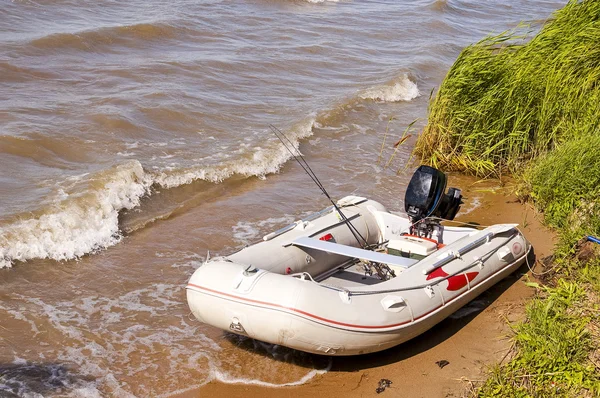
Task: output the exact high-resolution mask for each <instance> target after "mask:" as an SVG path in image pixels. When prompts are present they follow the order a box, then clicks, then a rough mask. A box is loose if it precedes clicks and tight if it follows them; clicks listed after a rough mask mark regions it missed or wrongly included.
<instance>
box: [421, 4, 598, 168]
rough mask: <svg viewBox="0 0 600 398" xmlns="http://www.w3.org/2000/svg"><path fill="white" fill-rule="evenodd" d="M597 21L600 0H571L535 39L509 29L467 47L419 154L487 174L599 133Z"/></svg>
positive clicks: (434, 107)
mask: <svg viewBox="0 0 600 398" xmlns="http://www.w3.org/2000/svg"><path fill="white" fill-rule="evenodd" d="M599 20H600V2H598V1H595V0H594V1H583V2H575V1H573V2H570V3H568V5H567V6H565V7H564V8H563V9H561V10H559V11H558V12H557V13H556V14H555V15H554V16H553V18H552V19H551V20H550V21H549V22H548V23H546V24H545V26H544V27H543V28H542V29H541V31H540V32H539V34H537V35H536V36H535V37H533V38H532V39H530V40H529V38H528V37H526V35H525V36H519V34H518V33H517V32H509V33H506V34H502V35H498V36H494V37H489V38H486V39H484V40H482V41H481V42H479V43H477V44H475V45H472V46H470V47H467V48H466V49H464V50H463V51H462V53H461V54H460V56H459V57H458V59H457V60H456V62H455V63H454V65H453V66H452V68H451V69H450V71H449V72H448V74H447V76H446V78H445V79H444V81H443V83H442V85H441V87H440V89H439V91H438V92H437V94H436V95H435V98H434V99H433V100H432V101H431V104H430V109H429V119H428V124H427V126H426V127H425V130H424V132H423V134H422V136H421V137H420V139H419V140H418V142H417V145H416V152H417V154H418V155H421V157H423V158H424V159H426V160H428V161H429V162H430V163H432V164H434V165H437V166H438V167H440V168H442V169H445V170H458V171H463V172H467V173H470V174H477V175H479V176H488V175H490V174H500V173H501V172H504V171H513V172H514V171H517V170H519V169H520V168H521V167H522V165H523V164H524V163H526V162H527V161H529V160H531V159H533V158H535V157H537V156H538V155H541V154H543V153H545V152H547V151H548V150H552V149H554V148H556V147H557V146H558V145H560V144H561V143H563V142H565V141H568V140H571V139H573V138H574V137H578V136H581V135H583V134H585V133H586V132H589V131H595V130H596V129H597V128H598V127H599V126H600V119H599V118H598V114H599V113H600V45H598V43H600V26H599V25H598V23H599ZM524 30H525V28H521V29H519V32H523V31H524Z"/></svg>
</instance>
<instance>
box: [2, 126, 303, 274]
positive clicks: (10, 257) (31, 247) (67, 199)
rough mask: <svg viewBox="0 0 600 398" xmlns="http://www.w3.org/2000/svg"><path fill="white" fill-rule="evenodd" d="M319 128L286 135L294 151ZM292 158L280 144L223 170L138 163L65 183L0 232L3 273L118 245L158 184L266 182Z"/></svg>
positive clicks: (225, 165)
mask: <svg viewBox="0 0 600 398" xmlns="http://www.w3.org/2000/svg"><path fill="white" fill-rule="evenodd" d="M313 123H314V119H312V118H311V119H309V120H307V121H305V122H303V123H301V124H299V125H297V126H296V127H295V128H293V129H292V130H291V131H290V132H288V133H287V134H286V135H287V137H288V138H289V139H290V142H291V143H292V146H293V147H294V148H296V149H298V147H299V145H300V140H301V139H303V138H306V137H309V136H311V135H312V126H313ZM290 157H291V155H290V154H289V152H288V151H287V150H286V149H285V148H284V147H283V145H281V143H278V142H277V143H273V144H271V145H265V147H264V148H255V149H254V151H253V152H252V153H247V154H242V159H236V160H232V161H229V162H226V163H223V164H220V165H217V166H208V167H200V166H198V167H196V168H191V169H187V170H173V171H171V172H166V171H163V172H159V173H153V172H149V171H145V170H144V169H143V167H142V165H141V163H140V162H139V161H137V160H132V161H129V162H127V163H124V164H121V165H118V166H115V167H113V168H111V169H108V170H105V171H102V172H99V173H97V174H94V175H82V176H80V177H78V178H74V179H72V181H64V182H63V183H62V185H63V188H60V189H58V190H57V192H55V194H54V198H53V199H52V200H51V201H50V202H51V203H50V205H48V206H46V207H45V208H42V209H40V210H39V211H38V212H37V213H38V215H37V216H36V215H34V216H33V217H31V216H29V217H25V216H22V215H21V216H20V217H19V218H20V219H18V220H17V221H14V222H12V223H10V224H8V225H6V226H4V227H0V268H5V267H10V266H12V264H13V263H14V262H15V261H20V262H25V261H28V260H32V259H52V260H57V261H64V260H72V259H77V258H80V257H82V256H84V255H86V254H90V253H94V252H96V251H98V250H102V249H106V248H108V247H110V246H113V245H115V244H116V243H118V242H119V241H120V240H121V239H122V237H123V231H122V229H121V225H120V224H119V215H120V213H121V212H122V211H125V210H131V209H133V208H136V207H138V206H140V203H141V200H142V198H143V197H144V196H147V195H150V194H151V192H152V190H151V187H152V186H153V185H156V186H159V187H162V188H174V187H178V186H181V185H185V184H189V183H192V182H194V181H196V180H204V181H208V182H215V183H216V182H222V181H224V180H226V179H228V178H230V177H232V176H234V175H239V176H242V177H246V178H248V177H259V178H264V177H265V176H266V175H267V174H271V173H276V172H278V171H279V169H280V168H281V166H282V165H283V164H285V162H286V161H287V160H289V159H290ZM161 218H164V217H160V216H159V217H155V218H154V219H161ZM147 224H148V222H144V223H142V224H140V227H143V226H145V225H147ZM128 232H132V231H131V228H130V229H129V230H128Z"/></svg>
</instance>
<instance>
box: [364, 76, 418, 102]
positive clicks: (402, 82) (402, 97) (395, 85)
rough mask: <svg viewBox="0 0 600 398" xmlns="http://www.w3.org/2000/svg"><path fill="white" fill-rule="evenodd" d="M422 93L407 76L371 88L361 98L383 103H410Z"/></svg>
mask: <svg viewBox="0 0 600 398" xmlns="http://www.w3.org/2000/svg"><path fill="white" fill-rule="evenodd" d="M419 95H421V93H420V92H419V88H418V87H417V84H416V83H415V82H413V81H412V80H410V78H409V77H408V75H407V74H403V75H401V76H400V77H399V78H397V79H394V80H392V81H391V82H389V83H388V84H384V85H381V86H376V87H372V88H369V89H367V90H365V91H364V92H362V93H361V94H360V95H359V96H360V98H362V99H371V100H375V101H382V102H399V101H410V100H413V99H415V98H417V97H418V96H419Z"/></svg>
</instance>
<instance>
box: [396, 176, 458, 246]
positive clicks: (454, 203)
mask: <svg viewBox="0 0 600 398" xmlns="http://www.w3.org/2000/svg"><path fill="white" fill-rule="evenodd" d="M446 182H447V178H446V175H445V174H444V173H442V172H441V171H439V170H438V169H435V168H433V167H429V166H424V165H422V166H419V168H418V169H417V170H416V171H415V173H414V174H413V176H412V178H411V179H410V183H409V184H408V187H407V188H406V195H405V197H404V209H405V211H406V214H408V217H409V219H410V221H411V223H412V224H413V226H412V227H411V233H412V234H415V235H419V236H426V237H431V235H432V232H433V230H434V229H436V227H438V226H439V221H440V219H443V220H453V219H454V217H455V216H456V213H457V212H458V210H459V209H460V205H461V204H462V193H461V190H460V189H458V188H449V189H448V192H447V193H444V192H445V191H446ZM428 217H433V218H434V219H433V220H429V219H428Z"/></svg>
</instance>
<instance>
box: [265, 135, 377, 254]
mask: <svg viewBox="0 0 600 398" xmlns="http://www.w3.org/2000/svg"><path fill="white" fill-rule="evenodd" d="M269 127H270V128H271V131H272V132H273V134H275V136H276V137H277V138H278V139H279V141H281V143H282V144H283V147H284V148H285V149H286V150H287V151H288V152H289V153H290V154H291V155H292V157H293V158H294V160H296V162H298V164H299V165H300V167H302V169H303V170H304V171H305V172H306V174H308V176H309V177H310V178H311V179H312V180H313V182H314V183H315V184H316V185H317V187H319V189H320V190H321V192H323V194H324V195H325V196H326V197H327V199H329V201H330V202H331V204H332V205H333V207H334V208H335V210H336V211H337V213H338V214H339V215H340V217H341V218H342V221H343V222H344V224H346V225H347V226H348V229H350V232H351V233H352V235H353V236H354V238H355V239H356V241H357V242H358V244H359V245H360V247H362V248H363V249H366V248H368V246H369V243H368V242H367V240H366V239H365V238H364V237H363V236H362V235H361V234H360V232H359V231H358V230H357V229H356V227H355V226H354V225H353V224H352V223H351V222H350V220H348V218H347V217H346V216H345V215H344V213H342V211H341V210H340V208H339V207H338V205H337V203H336V202H335V201H334V200H333V199H332V198H331V196H329V193H328V192H327V190H326V189H325V187H324V186H323V184H322V183H321V181H320V180H319V178H318V177H317V175H316V174H315V172H314V171H313V170H312V169H311V167H310V166H309V164H308V162H307V161H306V159H304V156H302V154H301V153H300V151H299V150H298V149H297V148H296V147H295V146H294V144H293V143H292V142H291V141H290V139H289V138H288V137H287V136H286V135H285V134H283V132H282V131H281V130H279V129H278V128H277V127H275V126H273V125H272V124H270V125H269ZM294 151H295V152H294Z"/></svg>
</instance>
